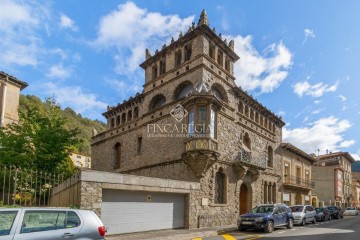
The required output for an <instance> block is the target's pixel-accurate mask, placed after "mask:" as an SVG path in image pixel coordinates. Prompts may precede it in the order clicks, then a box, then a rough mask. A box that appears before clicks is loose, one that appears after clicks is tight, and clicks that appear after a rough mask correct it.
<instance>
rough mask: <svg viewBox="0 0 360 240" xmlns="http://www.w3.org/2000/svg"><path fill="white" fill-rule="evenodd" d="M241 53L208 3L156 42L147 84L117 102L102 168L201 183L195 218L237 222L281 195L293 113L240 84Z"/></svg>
mask: <svg viewBox="0 0 360 240" xmlns="http://www.w3.org/2000/svg"><path fill="white" fill-rule="evenodd" d="M238 59H239V57H238V56H237V55H236V53H235V52H234V42H233V41H230V42H227V40H226V39H222V37H221V34H219V35H217V34H216V33H215V31H214V30H211V29H210V27H209V23H208V19H207V16H206V13H205V12H203V13H202V14H201V17H200V20H199V23H198V25H197V26H196V27H195V24H193V25H192V26H190V27H189V30H188V32H187V33H185V34H184V35H183V34H180V36H179V39H177V40H176V41H175V40H173V39H172V40H171V43H170V45H168V46H167V45H164V46H163V47H162V49H161V50H160V51H158V50H156V51H155V54H154V55H151V54H150V52H149V51H148V50H146V60H145V62H144V63H142V64H141V65H140V66H141V67H142V68H144V70H145V84H144V91H143V92H142V93H141V94H136V95H135V96H134V97H131V98H130V99H129V100H127V101H124V102H123V103H121V104H118V105H117V106H114V107H108V109H107V112H105V113H104V116H105V117H106V118H107V124H108V129H107V130H106V131H105V132H102V133H100V134H98V135H96V136H94V137H93V138H92V144H91V146H92V156H91V159H92V169H94V170H100V171H112V172H118V173H127V174H133V175H141V176H150V177H157V178H165V179H174V180H187V181H192V182H197V183H199V184H200V189H199V191H195V192H193V193H192V194H190V195H188V197H187V199H186V201H187V202H186V206H187V207H188V210H187V211H188V212H189V224H188V227H189V228H198V227H210V226H221V225H228V224H235V223H236V219H237V218H238V215H239V213H243V212H246V211H248V210H249V209H251V208H252V207H254V206H255V205H257V204H260V203H270V202H279V201H280V199H281V192H280V190H281V189H280V186H281V166H282V162H281V155H280V154H281V148H280V144H281V137H282V127H283V126H284V122H283V121H282V120H281V118H279V117H277V116H276V115H275V114H274V113H272V112H271V111H269V110H268V109H267V108H266V107H264V106H263V105H262V104H261V103H259V102H258V101H257V100H255V99H254V98H252V97H251V96H250V95H248V94H247V93H246V92H245V91H243V90H242V89H241V87H238V86H236V84H235V81H234V80H235V78H234V76H233V66H234V63H235V61H237V60H238Z"/></svg>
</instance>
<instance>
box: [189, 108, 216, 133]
mask: <svg viewBox="0 0 360 240" xmlns="http://www.w3.org/2000/svg"><path fill="white" fill-rule="evenodd" d="M188 134H189V136H199V137H202V136H203V137H211V138H216V110H215V109H213V108H212V107H211V106H206V105H195V106H193V107H192V108H191V109H190V110H188ZM193 134H195V135H193Z"/></svg>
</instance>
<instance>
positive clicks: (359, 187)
mask: <svg viewBox="0 0 360 240" xmlns="http://www.w3.org/2000/svg"><path fill="white" fill-rule="evenodd" d="M352 177H353V179H352V196H351V206H352V207H357V208H360V179H358V178H357V179H354V175H353V176H352Z"/></svg>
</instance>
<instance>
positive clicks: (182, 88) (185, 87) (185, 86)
mask: <svg viewBox="0 0 360 240" xmlns="http://www.w3.org/2000/svg"><path fill="white" fill-rule="evenodd" d="M193 91H194V87H193V84H192V83H191V82H190V81H185V82H182V83H180V84H179V86H178V87H177V88H176V89H175V94H174V100H177V99H180V98H183V97H186V96H188V95H189V94H191V93H192V92H193Z"/></svg>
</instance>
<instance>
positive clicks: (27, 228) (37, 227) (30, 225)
mask: <svg viewBox="0 0 360 240" xmlns="http://www.w3.org/2000/svg"><path fill="white" fill-rule="evenodd" d="M80 224H81V221H80V218H79V216H78V215H77V214H76V213H75V212H73V211H67V212H66V211H36V210H28V211H26V212H25V215H24V220H23V223H22V227H21V231H20V233H31V232H42V231H50V230H57V229H65V228H74V227H78V226H80Z"/></svg>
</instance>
